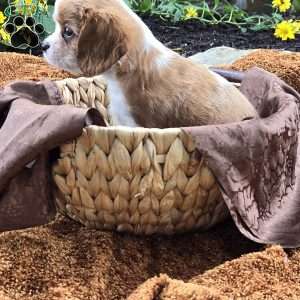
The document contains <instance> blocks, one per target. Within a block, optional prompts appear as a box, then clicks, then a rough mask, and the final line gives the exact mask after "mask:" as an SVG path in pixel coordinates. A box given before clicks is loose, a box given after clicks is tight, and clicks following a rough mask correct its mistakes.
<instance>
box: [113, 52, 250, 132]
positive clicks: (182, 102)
mask: <svg viewBox="0 0 300 300" xmlns="http://www.w3.org/2000/svg"><path fill="white" fill-rule="evenodd" d="M159 55H161V54H160V52H159V51H157V50H152V51H150V52H148V53H141V52H138V51H134V52H133V51H131V52H130V53H129V54H128V55H126V56H125V57H124V58H123V59H122V60H121V64H120V66H117V67H116V72H117V76H118V79H119V81H120V83H121V86H122V88H123V91H124V92H125V96H126V98H127V100H128V104H129V106H130V111H131V113H132V115H133V118H134V120H135V122H136V123H137V124H139V125H141V126H143V127H158V128H170V127H184V126H194V125H207V124H216V123H217V124H221V123H227V122H235V121H240V120H242V119H244V118H248V117H253V116H256V113H255V111H254V109H253V107H252V105H251V104H250V103H249V102H248V101H247V100H246V99H245V98H244V96H243V95H242V94H241V93H240V92H239V91H238V90H237V89H236V88H235V87H234V86H233V85H230V84H226V85H223V86H222V85H221V84H219V83H218V82H217V80H216V78H215V76H214V75H213V74H211V72H209V71H208V70H207V68H206V67H204V66H199V65H196V64H194V63H193V62H191V61H190V60H188V59H185V58H182V57H180V56H178V55H174V56H173V57H172V58H170V61H169V63H168V65H167V66H164V67H162V68H160V67H158V66H156V64H155V62H156V59H157V58H158V57H159Z"/></svg>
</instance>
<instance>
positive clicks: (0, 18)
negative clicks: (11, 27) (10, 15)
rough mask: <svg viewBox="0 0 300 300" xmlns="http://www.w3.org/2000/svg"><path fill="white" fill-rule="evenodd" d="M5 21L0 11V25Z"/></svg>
mask: <svg viewBox="0 0 300 300" xmlns="http://www.w3.org/2000/svg"><path fill="white" fill-rule="evenodd" d="M5 20H6V16H5V15H4V13H3V12H2V11H0V24H3V23H4V22H5Z"/></svg>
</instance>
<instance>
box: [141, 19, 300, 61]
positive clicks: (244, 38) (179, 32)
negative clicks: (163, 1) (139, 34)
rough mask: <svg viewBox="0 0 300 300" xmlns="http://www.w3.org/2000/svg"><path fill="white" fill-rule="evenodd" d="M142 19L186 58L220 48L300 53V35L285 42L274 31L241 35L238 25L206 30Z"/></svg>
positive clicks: (194, 25) (199, 26)
mask: <svg viewBox="0 0 300 300" xmlns="http://www.w3.org/2000/svg"><path fill="white" fill-rule="evenodd" d="M143 20H144V22H145V23H146V24H147V25H148V26H149V27H150V29H151V30H152V32H153V33H154V35H155V36H156V37H157V38H158V39H159V40H160V41H161V42H163V43H164V44H165V45H167V46H168V47H169V48H171V49H175V50H177V51H178V52H180V53H181V54H182V55H184V56H190V55H193V54H195V53H197V52H201V51H205V50H207V49H209V48H212V47H217V46H229V47H235V48H238V49H256V48H265V49H281V50H290V51H300V37H299V36H298V37H297V38H296V40H293V41H288V42H286V41H281V40H279V39H277V38H275V37H274V36H273V32H272V31H260V32H253V31H247V32H245V33H242V32H241V31H240V29H238V28H237V27H235V26H224V25H222V26H214V27H211V26H210V27H207V26H205V25H203V24H201V23H200V22H199V21H195V20H190V21H187V22H184V23H180V24H172V23H167V22H165V21H163V20H162V19H160V18H154V17H149V16H144V17H143Z"/></svg>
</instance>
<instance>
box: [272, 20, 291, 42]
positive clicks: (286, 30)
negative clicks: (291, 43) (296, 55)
mask: <svg viewBox="0 0 300 300" xmlns="http://www.w3.org/2000/svg"><path fill="white" fill-rule="evenodd" d="M295 33H296V29H295V26H294V25H293V23H292V22H288V21H282V22H280V23H279V24H277V26H276V29H275V33H274V35H275V36H276V37H277V38H281V39H282V40H283V41H286V40H288V39H290V40H294V39H295Z"/></svg>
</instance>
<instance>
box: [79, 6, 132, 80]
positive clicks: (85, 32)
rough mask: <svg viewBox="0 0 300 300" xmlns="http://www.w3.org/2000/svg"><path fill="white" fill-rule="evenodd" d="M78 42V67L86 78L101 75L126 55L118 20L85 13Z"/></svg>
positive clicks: (107, 14)
mask: <svg viewBox="0 0 300 300" xmlns="http://www.w3.org/2000/svg"><path fill="white" fill-rule="evenodd" d="M82 22H83V25H81V28H82V29H81V32H80V36H79V41H78V63H79V66H80V69H81V70H82V72H83V73H84V74H85V75H88V76H93V75H97V74H101V73H103V72H105V71H106V70H108V69H109V68H110V67H111V66H112V65H114V64H115V63H116V62H117V61H118V60H119V59H120V58H121V57H122V56H123V55H125V53H126V52H127V44H126V36H125V33H124V31H123V29H122V28H121V26H120V24H119V22H118V20H117V16H115V15H114V14H113V13H110V12H108V11H104V10H97V11H93V10H91V9H86V10H85V13H84V17H83V21H82Z"/></svg>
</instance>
